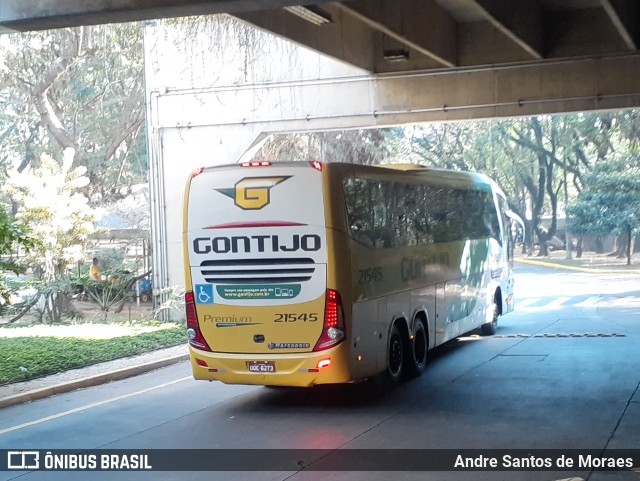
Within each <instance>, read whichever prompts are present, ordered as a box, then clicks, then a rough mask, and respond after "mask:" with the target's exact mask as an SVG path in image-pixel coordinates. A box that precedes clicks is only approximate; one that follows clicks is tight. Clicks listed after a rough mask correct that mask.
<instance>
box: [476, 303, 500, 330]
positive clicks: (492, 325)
mask: <svg viewBox="0 0 640 481" xmlns="http://www.w3.org/2000/svg"><path fill="white" fill-rule="evenodd" d="M489 309H493V316H492V319H491V322H487V323H486V324H483V325H482V326H480V330H481V331H482V335H483V336H493V335H494V334H495V333H496V331H497V330H498V316H499V315H500V307H499V306H498V303H497V302H496V300H495V299H494V300H493V305H492V306H491V307H490V308H489Z"/></svg>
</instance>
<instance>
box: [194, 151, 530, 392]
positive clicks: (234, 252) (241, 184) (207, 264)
mask: <svg viewBox="0 0 640 481" xmlns="http://www.w3.org/2000/svg"><path fill="white" fill-rule="evenodd" d="M183 217H184V225H183V242H184V262H185V271H186V273H185V274H186V290H187V293H186V296H185V300H186V311H187V324H188V335H189V346H190V355H191V364H192V369H193V374H194V377H195V378H196V379H204V380H219V381H222V382H225V383H230V384H259V385H278V386H313V385H316V384H327V383H346V382H353V381H359V380H364V379H367V378H370V377H372V376H375V375H377V374H380V373H386V374H387V375H388V377H389V378H390V379H391V380H393V381H399V380H400V379H401V378H404V377H411V376H417V375H420V374H421V373H422V371H423V370H424V368H425V365H426V363H427V352H428V350H429V349H432V348H434V347H436V346H438V345H440V344H442V343H444V342H446V341H448V340H451V339H454V338H456V337H458V336H460V335H462V334H464V333H467V332H469V331H472V330H474V329H477V328H480V329H481V330H482V332H483V333H484V334H493V333H495V330H496V328H497V321H498V316H500V315H503V314H506V313H508V312H510V311H512V310H513V307H514V298H513V283H514V280H513V270H512V263H513V239H512V236H511V232H512V223H513V222H519V223H521V221H520V220H519V218H518V217H517V216H515V214H513V213H511V212H510V210H509V208H508V204H507V200H506V197H505V196H504V194H503V193H502V191H501V190H500V189H499V187H498V186H497V185H496V184H495V183H494V182H493V181H492V180H491V179H489V178H488V177H486V176H484V175H481V174H476V173H469V172H454V171H447V170H438V169H429V168H420V167H418V166H411V167H401V168H388V167H371V166H360V165H352V164H339V163H328V164H324V163H320V162H286V163H284V162H283V163H273V164H272V163H269V162H255V163H245V164H241V165H238V164H235V165H227V166H220V167H209V168H201V169H198V170H197V171H196V172H194V173H193V175H192V176H191V178H190V179H189V181H188V184H187V187H186V189H185V195H184V213H183Z"/></svg>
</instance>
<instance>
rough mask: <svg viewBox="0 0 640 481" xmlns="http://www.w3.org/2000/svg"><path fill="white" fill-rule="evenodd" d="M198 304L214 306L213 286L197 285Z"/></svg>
mask: <svg viewBox="0 0 640 481" xmlns="http://www.w3.org/2000/svg"><path fill="white" fill-rule="evenodd" d="M196 303H197V304H213V286H212V285H211V284H196Z"/></svg>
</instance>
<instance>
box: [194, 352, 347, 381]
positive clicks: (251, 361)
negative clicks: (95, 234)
mask: <svg viewBox="0 0 640 481" xmlns="http://www.w3.org/2000/svg"><path fill="white" fill-rule="evenodd" d="M347 347H348V346H347V343H346V342H342V343H341V344H339V345H338V346H336V347H334V348H331V349H327V350H325V351H320V352H304V353H290V354H228V353H220V352H207V351H200V350H198V349H195V348H194V347H192V346H189V353H190V357H191V369H192V371H193V377H194V379H199V380H207V381H221V382H223V383H225V384H253V385H261V386H291V387H310V386H313V385H315V384H339V383H345V382H349V381H351V377H350V375H349V368H348V365H349V359H348V352H347V351H348V349H347ZM326 364H328V365H326Z"/></svg>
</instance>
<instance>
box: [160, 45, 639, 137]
mask: <svg viewBox="0 0 640 481" xmlns="http://www.w3.org/2000/svg"><path fill="white" fill-rule="evenodd" d="M638 78H640V55H629V56H622V57H610V58H590V59H581V60H573V61H546V62H541V63H537V64H531V63H525V64H522V65H511V66H508V67H496V68H482V69H462V70H451V71H439V72H434V73H429V72H422V73H419V74H405V75H378V76H364V77H355V78H354V77H351V78H346V79H332V80H331V81H308V82H292V83H287V82H283V83H274V84H271V85H259V86H254V87H251V88H246V89H238V88H237V87H232V86H230V87H227V88H212V89H210V90H207V91H206V92H200V93H198V95H197V98H196V96H194V95H191V94H190V93H189V91H184V92H182V91H179V90H177V91H172V92H171V93H169V94H165V95H162V96H160V97H158V99H157V102H158V104H157V114H156V115H157V117H156V119H157V123H156V125H155V127H157V128H186V129H197V128H200V127H211V126H218V127H220V128H223V127H224V128H233V129H241V130H242V129H252V130H254V131H260V132H287V131H312V130H335V129H349V128H364V127H382V126H391V125H398V124H402V123H415V122H429V121H451V120H466V119H480V118H490V117H512V116H523V115H540V114H553V113H559V112H580V111H589V110H599V109H621V108H631V107H640V83H638V82H637V80H636V79H638ZM255 99H260V102H259V103H256V101H255ZM283 99H289V100H288V101H287V102H283ZM244 105H246V106H250V107H251V109H250V113H251V115H250V116H248V113H249V110H246V111H245V110H243V106H244Z"/></svg>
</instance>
